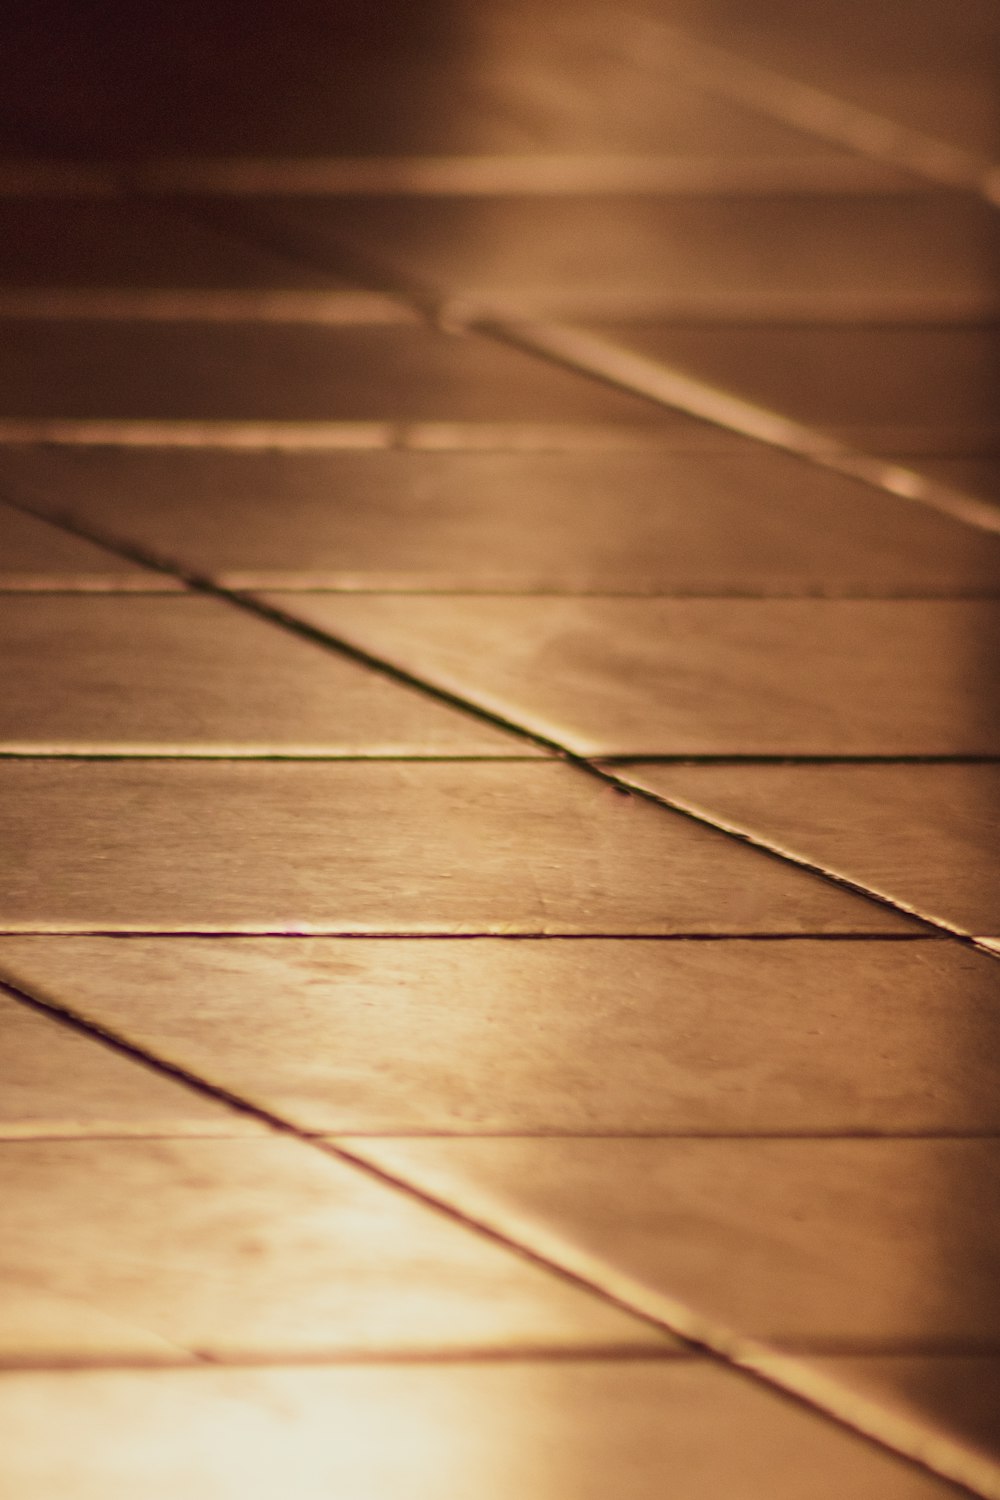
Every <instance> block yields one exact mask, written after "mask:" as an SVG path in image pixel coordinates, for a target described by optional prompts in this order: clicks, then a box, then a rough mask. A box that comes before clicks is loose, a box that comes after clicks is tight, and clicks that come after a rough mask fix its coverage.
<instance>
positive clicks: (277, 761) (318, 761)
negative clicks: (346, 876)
mask: <svg viewBox="0 0 1000 1500" xmlns="http://www.w3.org/2000/svg"><path fill="white" fill-rule="evenodd" d="M5 760H13V761H39V760H46V761H51V760H57V761H74V762H76V761H84V762H86V763H88V764H90V763H93V762H95V761H97V762H106V761H109V762H111V763H112V764H114V765H122V764H126V763H128V764H131V763H132V762H133V761H142V762H143V763H146V762H148V761H154V762H156V763H159V764H168V765H175V764H177V763H178V762H179V763H181V764H183V765H187V764H188V763H190V762H192V761H193V762H194V763H195V764H198V765H204V764H208V765H217V764H219V763H223V764H229V765H232V764H237V763H238V764H241V765H245V764H248V763H251V764H254V765H288V764H291V765H299V766H301V765H310V766H323V765H341V764H345V763H346V764H347V765H369V764H374V765H380V766H381V765H407V766H409V765H415V766H422V765H448V766H450V765H481V764H483V763H486V764H488V765H500V766H506V765H517V766H523V765H529V766H535V765H539V764H541V765H548V764H550V760H549V758H547V757H545V756H541V755H495V754H494V755H490V754H485V755H440V754H429V755H418V754H410V755H396V754H386V755H380V754H378V752H377V751H372V753H371V754H370V755H359V754H358V753H357V752H356V751H352V752H350V753H347V754H344V755H339V754H338V753H337V752H336V751H335V750H324V751H322V752H320V753H317V754H313V753H312V752H311V751H295V750H289V751H288V752H287V753H281V754H274V753H273V752H271V751H263V752H261V753H259V754H258V753H257V752H255V751H253V750H235V751H234V750H220V751H218V752H217V753H215V754H212V753H211V752H210V751H206V750H194V751H188V750H134V751H133V750H43V749H39V750H32V749H27V750H0V761H5Z"/></svg>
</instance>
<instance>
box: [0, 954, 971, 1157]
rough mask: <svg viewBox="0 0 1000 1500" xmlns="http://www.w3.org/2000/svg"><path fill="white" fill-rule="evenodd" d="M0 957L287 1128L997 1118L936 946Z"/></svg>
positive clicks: (638, 1131)
mask: <svg viewBox="0 0 1000 1500" xmlns="http://www.w3.org/2000/svg"><path fill="white" fill-rule="evenodd" d="M0 973H3V974H6V975H7V976H8V978H12V979H13V980H15V981H16V983H17V984H18V985H19V986H20V987H21V988H22V989H24V990H26V991H28V992H29V993H32V994H38V995H41V996H47V997H49V998H50V999H51V1000H52V1001H53V1002H54V1003H57V1004H59V1005H63V1006H67V1007H69V1008H70V1009H71V1010H72V1011H73V1012H74V1013H76V1014H79V1015H82V1016H84V1017H86V1019H87V1020H88V1021H89V1022H91V1023H93V1024H95V1025H97V1026H99V1027H102V1028H106V1029H108V1030H110V1031H112V1032H113V1033H115V1034H116V1035H118V1036H122V1037H125V1038H127V1039H128V1040H129V1041H131V1042H132V1043H134V1044H136V1045H139V1046H141V1047H142V1048H143V1049H144V1050H146V1051H148V1052H150V1053H152V1054H153V1055H154V1056H155V1057H158V1058H161V1059H163V1060H164V1061H166V1062H168V1063H172V1064H175V1065H179V1066H181V1067H183V1068H184V1069H185V1070H186V1071H188V1072H189V1073H191V1074H194V1075H195V1076H197V1077H200V1078H207V1079H209V1080H211V1081H212V1082H213V1083H215V1084H216V1085H218V1086H220V1087H222V1088H223V1089H225V1090H226V1091H227V1092H229V1093H232V1094H235V1095H236V1096H237V1097H240V1098H243V1099H249V1100H251V1101H253V1102H254V1103H256V1104H258V1105H261V1106H263V1107H264V1108H266V1109H268V1110H270V1111H272V1112H273V1113H275V1114H278V1115H280V1116H281V1117H282V1118H284V1119H287V1120H291V1121H292V1122H294V1124H295V1125H297V1126H299V1127H300V1128H302V1129H304V1130H308V1131H347V1132H358V1133H361V1134H364V1133H368V1132H380V1133H383V1134H396V1133H398V1134H424V1133H439V1132H454V1133H459V1134H471V1135H489V1134H494V1133H520V1134H530V1135H539V1134H551V1133H556V1134H562V1135H574V1134H582V1135H591V1134H594V1135H601V1134H610V1135H619V1134H621V1135H629V1134H635V1135H652V1134H665V1135H669V1134H685V1133H708V1134H735V1135H745V1134H753V1133H761V1132H763V1133H816V1134H832V1133H838V1132H847V1133H851V1132H858V1131H873V1132H877V1133H889V1132H934V1131H952V1132H956V1131H971V1132H974V1133H978V1132H982V1131H990V1130H996V1129H997V1127H998V1125H1000V1102H998V1100H997V1097H996V1089H995V1079H994V1069H993V1058H994V1056H995V1054H996V1050H997V1047H998V1046H1000V1014H998V1010H997V1006H996V994H997V971H996V966H995V964H994V963H993V962H992V960H991V959H989V958H987V957H985V956H984V955H978V954H975V953H972V952H969V951H968V950H967V949H965V948H962V947H960V946H959V945H958V944H951V943H947V942H945V943H942V942H935V941H931V942H925V941H919V940H918V941H916V942H904V943H900V942H873V941H870V940H869V941H864V942H860V941H859V942H855V941H840V942H830V941H818V940H815V939H804V940H800V941H795V942H792V941H787V940H781V941H774V942H767V941H763V940H761V939H759V938H758V939H755V940H749V941H741V940H735V941H734V940H731V939H730V940H723V941H715V942H704V941H702V942H692V941H684V940H678V941H670V942H663V941H656V940H653V941H649V940H636V939H633V940H630V941H628V942H616V941H613V940H609V939H586V938H581V939H576V940H574V941H571V942H558V943H556V942H521V941H511V940H505V939H493V938H476V939H472V940H468V941H458V940H455V939H447V940H443V941H438V942H430V941H425V942H414V941H411V940H406V939H393V938H377V939H370V938H347V939H342V938H315V939H310V938H300V939H289V938H211V939H190V938H189V939H185V938H125V939H123V938H58V937H42V936H34V937H21V938H17V937H8V938H0Z"/></svg>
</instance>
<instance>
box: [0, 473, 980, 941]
mask: <svg viewBox="0 0 1000 1500" xmlns="http://www.w3.org/2000/svg"><path fill="white" fill-rule="evenodd" d="M3 498H4V499H7V500H8V503H9V504H11V505H12V506H14V507H15V508H16V509H18V510H21V511H23V512H25V513H26V514H28V515H33V516H36V517H38V516H40V517H41V518H42V519H44V520H47V521H49V522H50V523H51V524H54V525H58V526H61V527H62V528H63V529H65V530H67V531H69V532H71V533H72V534H73V535H75V536H78V537H81V538H82V539H84V540H86V541H91V542H96V543H97V544H98V545H99V546H102V547H104V548H106V549H108V550H109V551H114V552H116V553H118V555H119V556H122V557H125V558H128V559H129V560H130V561H132V562H135V563H138V564H139V565H140V566H143V567H147V568H150V569H152V570H154V571H157V572H161V573H165V574H167V575H168V576H170V577H172V578H174V579H175V580H178V581H179V582H181V583H183V584H184V585H185V586H186V587H187V588H189V589H190V590H191V591H192V592H194V593H199V594H202V595H206V596H208V597H211V598H214V599H217V600H219V601H220V602H222V603H224V604H229V605H232V606H234V607H235V608H237V609H240V610H242V611H243V612H244V613H247V614H250V615H253V616H255V617H256V618H258V619H262V620H264V621H266V622H268V623H270V624H272V625H275V626H277V627H278V628H280V629H284V630H287V631H289V632H291V633H293V634H295V635H297V636H299V637H300V638H302V639H305V640H308V641H310V642H312V643H313V644H315V645H319V646H321V647H323V648H324V649H326V650H331V651H335V652H337V653H338V654H340V655H343V656H346V657H347V658H348V659H349V660H352V661H354V662H357V663H358V664H359V665H361V666H364V667H367V668H369V669H371V670H373V671H376V672H378V673H380V674H381V675H383V676H385V677H388V678H389V679H390V680H391V681H394V682H397V683H400V684H402V685H404V686H406V687H409V688H412V689H415V690H416V691H418V692H420V693H423V694H425V695H427V696H430V697H432V698H434V699H435V700H436V701H438V702H441V703H444V704H446V705H448V706H449V707H451V708H455V709H457V710H459V711H460V712H463V713H466V714H471V715H472V716H474V717H475V718H477V719H479V720H481V721H483V720H485V721H486V722H488V723H490V724H491V725H493V726H494V727H496V728H499V729H502V730H504V731H506V732H507V733H509V734H512V735H515V736H517V737H518V738H520V739H522V740H527V741H528V742H530V743H531V744H533V745H536V746H537V747H539V748H541V749H544V750H547V751H548V752H549V753H550V754H552V755H553V756H555V757H558V758H559V759H560V760H561V761H563V762H564V763H565V764H567V765H569V766H573V767H575V768H576V769H577V770H579V771H581V772H583V773H584V774H586V775H588V776H591V777H594V778H596V779H597V780H598V781H600V782H602V783H603V784H604V785H605V786H608V787H611V788H612V789H613V790H614V791H616V792H617V793H619V795H621V796H626V797H639V798H640V799H642V800H644V801H648V802H651V803H653V804H654V805H655V806H658V807H661V808H663V809H664V810H665V811H669V812H672V813H675V814H677V815H678V816H680V817H683V818H686V819H688V820H689V821H691V822H694V823H696V824H698V825H699V826H701V827H705V828H711V829H714V830H715V831H716V832H718V833H724V834H725V835H727V837H729V838H732V839H735V840H736V841H737V842H740V843H743V844H745V845H747V846H749V847H751V848H753V849H755V850H756V851H757V852H758V853H761V854H764V855H766V856H768V857H770V858H773V859H778V860H780V861H782V863H784V864H791V865H793V866H795V867H797V868H798V869H800V870H802V871H804V872H807V873H809V874H811V875H816V876H818V877H820V878H821V879H824V880H826V881H828V882H829V883H830V884H833V885H836V886H838V887H840V888H841V889H845V890H848V891H850V892H851V893H852V894H853V895H857V896H860V897H862V898H863V899H865V900H868V901H873V902H874V903H875V904H876V905H878V906H882V907H885V908H887V909H889V910H890V911H893V912H896V913H899V914H902V915H904V916H906V917H908V918H910V919H911V920H914V921H918V922H921V923H923V924H925V925H927V926H929V927H930V928H932V929H934V930H937V931H939V932H943V933H946V934H947V935H948V936H950V937H953V938H955V939H957V940H959V941H966V942H970V941H971V935H970V934H969V933H966V932H965V931H964V930H963V929H961V928H957V927H953V926H951V925H950V924H948V923H947V922H945V921H944V920H942V919H939V918H937V917H933V916H929V915H927V914H926V913H923V912H921V911H919V910H917V909H915V908H913V907H911V906H910V905H908V904H907V903H906V902H903V901H902V900H900V899H898V898H894V897H890V896H888V895H886V894H885V893H884V892H881V891H876V890H873V889H871V888H869V887H867V886H864V885H861V884H859V883H857V882H855V881H853V880H851V879H850V878H849V877H847V876H843V875H840V874H838V873H837V872H835V871H832V870H828V869H826V868H825V867H824V866H822V865H818V864H815V863H813V862H811V861H809V860H807V859H805V858H804V857H803V856H800V855H797V854H795V853H794V851H792V850H788V849H785V848H783V847H782V846H781V845H779V844H776V843H772V842H770V841H768V840H767V839H765V838H763V836H758V835H755V834H751V833H748V832H747V831H746V830H744V829H741V828H738V827H737V826H735V825H733V824H730V823H729V822H727V820H725V819H723V818H720V817H717V816H715V815H711V816H710V815H709V814H708V813H707V812H706V811H705V810H703V809H701V808H698V807H696V806H694V805H693V804H689V803H687V802H685V801H684V800H683V799H673V798H668V797H666V796H664V795H663V794H660V793H656V792H653V791H650V790H649V789H647V788H645V787H643V786H640V785H637V784H633V783H632V782H630V781H628V780H627V779H626V778H625V777H624V776H620V775H617V774H616V773H615V771H614V770H613V769H611V770H609V769H606V768H605V766H604V765H603V763H602V761H603V757H602V758H601V759H600V760H599V759H598V758H596V757H595V758H593V759H591V758H588V757H587V756H584V755H581V754H579V753H578V752H576V751H574V750H571V749H569V748H568V747H567V746H566V745H564V744H562V743H561V742H560V741H558V740H555V739H552V738H550V737H548V736H546V735H542V734H539V733H538V732H537V731H535V730H532V729H529V728H527V727H526V726H524V725H522V724H519V723H518V722H517V721H516V720H514V719H512V718H508V717H505V716H502V715H499V714H497V713H495V712H493V711H492V710H490V709H488V708H485V707H484V706H482V705H481V704H478V703H476V702H475V700H474V699H472V698H469V697H467V696H465V695H462V694H458V693H453V692H451V691H450V690H449V689H447V688H443V687H440V686H438V685H437V684H436V683H434V682H433V681H432V680H430V679H428V678H425V677H422V676H419V675H417V674H416V673H412V672H409V671H408V670H406V669H405V668H403V667H400V666H399V665H397V664H396V663H394V662H392V661H389V660H388V659H386V658H384V657H381V656H379V655H376V654H374V653H372V652H369V651H366V650H364V649H363V648H361V647H359V646H356V645H354V644H352V643H351V642H349V641H346V640H344V639H343V638H341V637H340V636H336V635H334V634H332V632H329V631H326V630H323V629H321V628H320V627H318V626H315V625H312V624H308V623H306V622H305V621H303V620H300V619H299V618H298V617H297V616H295V615H292V614H289V613H288V612H286V611H285V610H282V609H280V608H278V607H277V606H275V605H273V604H271V603H268V602H265V601H264V600H262V599H260V598H258V597H257V596H256V595H253V594H248V593H238V592H235V591H233V590H231V589H227V588H225V587H224V586H223V585H221V584H219V583H217V582H216V581H215V580H214V579H213V578H211V577H209V576H207V575H203V574H201V573H198V572H195V571H191V570H187V569H185V568H183V567H182V566H181V565H180V564H179V563H175V562H173V561H171V560H168V559H165V558H163V557H161V556H159V555H158V554H156V553H153V552H149V551H147V550H146V549H145V548H144V547H140V546H137V545H136V544H134V543H132V542H128V541H125V540H124V539H123V538H121V537H119V536H117V535H116V534H114V533H112V532H108V531H105V530H104V528H103V527H97V526H94V525H93V524H92V523H87V524H84V523H83V522H81V521H80V520H78V519H77V518H76V517H73V516H69V515H67V514H65V513H64V512H61V511H59V510H58V509H52V510H49V509H48V508H45V507H43V508H40V509H36V508H35V507H33V506H29V505H28V504H27V503H26V502H24V501H23V500H21V499H19V498H10V497H8V496H4V497H3ZM338 759H339V757H338Z"/></svg>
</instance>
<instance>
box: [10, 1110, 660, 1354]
mask: <svg viewBox="0 0 1000 1500" xmlns="http://www.w3.org/2000/svg"><path fill="white" fill-rule="evenodd" d="M0 1180H2V1182H3V1200H4V1205H5V1208H4V1213H5V1219H6V1224H7V1228H6V1231H5V1236H4V1247H3V1251H2V1252H0V1254H2V1264H3V1272H4V1275H3V1282H4V1293H3V1300H4V1318H3V1320H2V1326H3V1335H2V1345H0V1357H2V1358H3V1360H4V1362H5V1363H7V1364H11V1363H14V1364H16V1363H19V1362H23V1363H31V1362H33V1361H44V1360H45V1359H49V1360H53V1361H60V1360H61V1361H70V1362H72V1361H73V1360H75V1359H81V1358H86V1357H88V1356H89V1357H90V1358H93V1357H94V1356H95V1355H96V1356H98V1357H102V1358H103V1359H104V1360H106V1361H108V1362H114V1361H116V1360H117V1361H122V1360H128V1359H129V1358H140V1359H141V1358H142V1357H143V1356H147V1357H150V1358H152V1357H155V1353H156V1351H157V1350H159V1353H160V1358H161V1359H163V1358H164V1357H166V1358H167V1359H168V1360H169V1359H170V1358H171V1357H172V1358H173V1359H174V1360H177V1359H178V1358H184V1357H185V1356H187V1358H188V1359H190V1358H191V1357H192V1356H193V1355H194V1356H198V1355H201V1356H202V1357H205V1356H208V1357H209V1358H211V1357H213V1356H214V1357H216V1358H218V1357H223V1358H225V1357H229V1358H234V1357H235V1358H238V1357H241V1356H242V1357H244V1358H246V1357H247V1356H251V1355H253V1354H256V1355H257V1356H258V1357H260V1356H270V1357H271V1358H272V1359H273V1358H274V1357H276V1356H277V1357H279V1358H280V1357H281V1356H284V1357H285V1358H288V1357H289V1356H293V1355H295V1354H298V1355H309V1354H311V1355H312V1356H313V1357H316V1356H326V1357H331V1356H335V1355H338V1354H339V1355H341V1356H343V1355H347V1354H354V1355H358V1354H363V1353H368V1354H372V1353H378V1352H380V1351H381V1352H384V1353H393V1354H399V1353H404V1352H407V1353H410V1354H415V1353H424V1354H430V1353H432V1352H434V1351H444V1350H446V1349H451V1350H453V1351H458V1350H464V1351H466V1352H470V1353H471V1352H473V1351H477V1352H480V1351H483V1350H486V1349H494V1350H497V1351H499V1350H501V1349H506V1350H508V1351H511V1350H516V1349H521V1350H525V1349H530V1348H534V1349H574V1348H575V1349H586V1348H588V1347H594V1346H595V1345H596V1346H599V1347H600V1346H603V1347H605V1348H622V1347H628V1346H632V1347H639V1348H642V1347H644V1346H646V1347H648V1346H652V1347H653V1348H654V1349H660V1348H662V1347H663V1336H662V1335H661V1334H660V1333H658V1332H657V1331H656V1330H655V1329H652V1328H650V1327H649V1326H647V1325H645V1324H643V1323H641V1322H639V1321H638V1320H636V1319H633V1318H629V1317H628V1316H627V1315H626V1314H624V1313H621V1312H619V1311H618V1310H617V1309H613V1308H610V1307H608V1306H607V1305H606V1304H604V1303H603V1302H602V1301H601V1300H600V1299H598V1298H595V1297H590V1296H588V1295H587V1294H586V1293H585V1292H583V1291H581V1290H579V1289H578V1288H577V1287H575V1286H570V1285H568V1284H567V1283H566V1282H565V1281H563V1280H561V1279H559V1278H558V1277H556V1276H554V1275H552V1274H550V1273H547V1272H546V1271H544V1270H541V1269H539V1268H538V1267H537V1266H534V1265H530V1264H528V1263H527V1262H526V1261H524V1260H523V1259H522V1258H520V1257H518V1256H516V1255H512V1254H511V1253H510V1252H509V1251H507V1250H505V1249H504V1248H503V1247H501V1246H498V1245H496V1244H490V1243H487V1242H486V1241H485V1240H483V1239H482V1238H480V1237H477V1236H476V1235H474V1234H472V1233H470V1232H469V1231H468V1230H466V1229H463V1228H462V1227H461V1226H460V1225H457V1224H455V1223H453V1222H449V1220H448V1219H447V1218H446V1217H444V1216H442V1215H440V1214H437V1213H434V1212H433V1211H432V1210H431V1209H429V1208H426V1207H424V1206H422V1205H420V1204H418V1203H415V1202H413V1200H412V1199H410V1198H408V1197H406V1196H405V1195H403V1194H400V1193H398V1192H395V1191H393V1190H392V1189H391V1188H389V1187H386V1186H384V1185H383V1184H381V1183H379V1182H376V1181H374V1180H373V1179H372V1178H371V1177H370V1176H369V1175H367V1174H365V1173H363V1172H361V1171H360V1170H358V1169H357V1168H354V1167H351V1166H347V1165H345V1164H344V1163H343V1162H339V1161H336V1160H334V1159H332V1158H331V1157H330V1156H329V1155H326V1154H324V1153H323V1152H321V1151H320V1150H318V1149H316V1148H314V1147H309V1146H306V1145H303V1144H301V1143H300V1142H297V1141H293V1140H288V1139H287V1138H272V1139H266V1140H265V1139H260V1140H255V1141H253V1142H250V1141H218V1140H217V1141H209V1140H203V1141H183V1140H177V1139H171V1140H160V1141H127V1140H115V1141H103V1142H91V1141H8V1142H5V1143H3V1144H2V1145H0ZM71 1247H72V1253H68V1252H69V1251H70V1248H71ZM77 1308H79V1312H78V1313H77V1312H76V1309H77ZM102 1324H103V1325H104V1328H103V1331H102V1327H101V1325H102Z"/></svg>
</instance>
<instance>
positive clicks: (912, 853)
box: [628, 764, 1000, 936]
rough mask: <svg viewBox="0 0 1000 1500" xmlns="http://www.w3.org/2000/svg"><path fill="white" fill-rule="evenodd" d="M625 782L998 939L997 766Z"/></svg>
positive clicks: (737, 769) (678, 773)
mask: <svg viewBox="0 0 1000 1500" xmlns="http://www.w3.org/2000/svg"><path fill="white" fill-rule="evenodd" d="M628 778H629V779H630V780H634V781H635V783H636V784H637V785H640V786H646V787H649V788H651V789H652V790H653V791H655V792H659V793H662V794H663V795H664V796H665V797H668V798H676V799H677V800H678V801H679V802H680V803H681V804H682V805H684V806H687V807H697V808H700V809H703V810H704V811H705V812H706V813H707V814H708V816H709V817H711V818H713V819H715V820H716V821H719V822H723V823H725V824H726V825H727V826H728V827H732V828H737V829H741V830H744V831H746V832H749V833H751V834H752V835H753V836H754V837H756V838H759V839H761V840H763V841H764V842H766V843H768V844H771V845H772V846H775V847H780V848H782V849H784V850H788V851H790V852H791V853H793V854H794V855H796V856H797V857H798V858H800V859H803V860H806V861H808V862H809V863H810V864H812V865H814V866H819V867H820V868H822V869H826V870H830V871H832V872H833V873H834V874H835V875H837V876H840V877H843V878H846V879H847V880H850V881H852V882H853V883H854V884H856V885H859V886H863V887H865V888H867V889H869V890H872V891H877V892H879V893H880V894H881V895H883V896H887V897H888V898H889V899H890V900H891V901H895V902H898V903H899V904H900V905H902V906H905V907H908V908H909V909H911V910H913V911H917V912H919V913H921V915H923V916H926V917H930V918H932V919H933V920H935V921H939V922H943V923H945V924H947V925H949V926H952V927H956V928H958V929H959V930H960V931H964V932H971V933H982V934H983V935H984V936H989V935H990V934H992V933H994V932H996V930H997V928H998V925H1000V881H998V875H997V867H996V859H995V854H996V847H997V836H998V828H1000V768H998V767H997V766H996V765H993V764H988V765H885V766H878V765H874V766H873V765H868V766H865V765H857V766H833V765H826V766H817V765H813V766H810V765H798V766H795V765H784V766H727V767H712V766H676V767H675V766H642V767H633V768H630V770H629V771H628Z"/></svg>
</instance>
